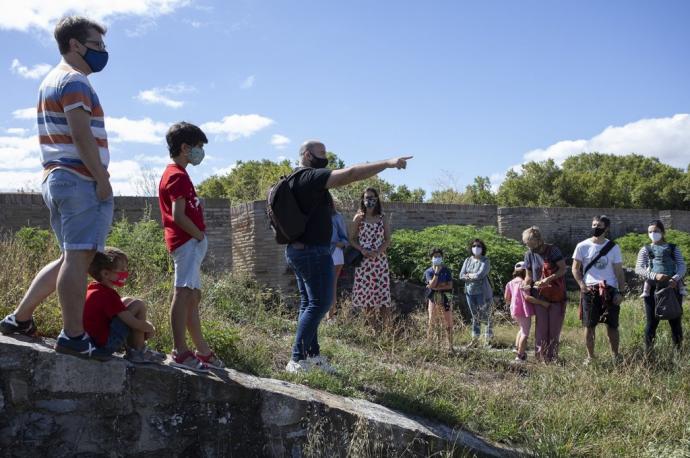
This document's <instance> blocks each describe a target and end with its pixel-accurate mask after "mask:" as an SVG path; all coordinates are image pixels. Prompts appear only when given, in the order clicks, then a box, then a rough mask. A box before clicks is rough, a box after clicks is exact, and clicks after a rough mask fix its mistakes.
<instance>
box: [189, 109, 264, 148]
mask: <svg viewBox="0 0 690 458" xmlns="http://www.w3.org/2000/svg"><path fill="white" fill-rule="evenodd" d="M271 124H273V120H272V119H270V118H266V117H264V116H261V115H258V114H248V115H238V114H234V115H230V116H225V117H224V118H223V119H222V120H221V121H220V122H207V123H204V124H202V125H201V128H202V129H203V130H204V131H205V132H207V133H210V134H217V135H225V137H226V139H227V140H228V141H230V142H232V141H235V140H237V139H238V138H242V137H251V136H252V135H254V134H255V133H257V132H258V131H260V130H261V129H265V128H266V127H268V126H270V125H271Z"/></svg>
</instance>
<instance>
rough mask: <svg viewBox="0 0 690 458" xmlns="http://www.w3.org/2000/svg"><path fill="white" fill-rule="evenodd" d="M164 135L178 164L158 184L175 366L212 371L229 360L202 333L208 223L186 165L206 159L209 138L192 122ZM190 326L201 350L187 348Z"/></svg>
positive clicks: (195, 163) (173, 363)
mask: <svg viewBox="0 0 690 458" xmlns="http://www.w3.org/2000/svg"><path fill="white" fill-rule="evenodd" d="M165 139H166V141H167V143H168V151H169V153H170V157H171V158H172V161H173V163H172V164H168V166H167V167H166V168H165V171H164V172H163V176H162V177H161V181H160V184H159V185H158V204H159V205H160V209H161V217H162V220H163V228H164V230H165V244H166V245H167V247H168V251H170V253H171V255H172V258H173V261H174V264H175V283H174V284H175V291H174V293H173V299H172V304H171V306H170V324H171V326H172V334H173V351H172V359H173V361H172V363H171V365H173V366H177V367H182V368H184V369H191V370H193V371H197V372H207V371H208V370H209V367H212V368H216V369H221V368H223V367H225V365H224V364H223V361H221V360H220V359H219V358H218V357H217V356H216V355H215V354H214V353H213V351H211V349H210V348H209V346H208V344H207V343H206V340H205V339H204V336H203V335H202V334H201V320H200V319H199V303H200V302H201V262H202V261H203V260H204V256H206V250H207V248H208V241H207V240H206V235H205V233H204V230H205V229H206V226H205V225H204V213H203V208H202V206H201V201H200V200H199V198H198V197H197V195H196V191H195V190H194V185H193V184H192V180H191V179H190V178H189V175H188V174H187V171H186V168H187V166H188V165H189V164H192V165H199V164H200V163H201V161H202V160H203V158H204V145H205V144H206V143H208V139H207V138H206V135H205V134H204V132H203V131H202V130H201V129H200V128H199V127H197V126H195V125H194V124H190V123H187V122H178V123H176V124H173V125H172V126H171V127H170V129H168V133H167V134H166V135H165ZM186 331H189V335H190V337H191V338H192V342H194V345H195V346H196V350H197V351H196V352H192V351H191V350H190V349H189V347H187V341H186V339H185V334H186Z"/></svg>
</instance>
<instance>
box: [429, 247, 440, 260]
mask: <svg viewBox="0 0 690 458" xmlns="http://www.w3.org/2000/svg"><path fill="white" fill-rule="evenodd" d="M435 254H440V255H441V256H443V250H442V249H441V248H439V247H434V248H432V249H431V251H429V256H431V257H432V258H433V257H434V255H435Z"/></svg>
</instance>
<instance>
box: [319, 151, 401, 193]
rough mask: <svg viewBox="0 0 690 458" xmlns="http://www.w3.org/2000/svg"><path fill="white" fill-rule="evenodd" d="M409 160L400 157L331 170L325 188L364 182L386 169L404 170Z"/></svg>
mask: <svg viewBox="0 0 690 458" xmlns="http://www.w3.org/2000/svg"><path fill="white" fill-rule="evenodd" d="M410 159H412V156H402V157H396V158H393V159H386V160H385V161H378V162H371V163H366V164H357V165H353V166H352V167H346V168H344V169H337V170H333V172H331V175H330V176H329V177H328V181H327V182H326V188H329V189H330V188H337V187H340V186H345V185H347V184H350V183H354V182H355V181H360V180H364V179H366V178H370V177H373V176H374V175H376V174H377V173H379V172H382V171H384V170H386V169H392V168H396V169H404V168H405V167H407V161H408V160H410Z"/></svg>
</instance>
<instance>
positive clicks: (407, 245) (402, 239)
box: [388, 225, 525, 290]
mask: <svg viewBox="0 0 690 458" xmlns="http://www.w3.org/2000/svg"><path fill="white" fill-rule="evenodd" d="M391 238H392V244H391V247H390V249H389V250H388V258H389V261H390V269H391V272H392V273H393V275H395V276H396V277H398V278H402V279H406V280H413V281H415V282H418V283H421V282H423V278H424V271H425V270H426V269H428V268H429V251H430V250H431V249H432V248H434V247H440V248H442V249H443V258H444V263H445V264H446V265H447V266H449V267H450V268H451V269H452V270H453V275H455V276H457V274H458V273H459V272H460V267H461V266H462V263H463V261H464V260H465V258H466V257H468V256H469V255H470V254H469V251H468V246H469V243H470V241H472V240H474V239H476V238H479V239H482V240H483V241H484V243H485V244H486V250H487V256H489V259H490V260H491V273H490V274H489V278H490V280H491V283H492V284H493V285H494V289H495V290H496V289H497V290H501V289H502V287H503V285H505V284H506V282H508V281H509V280H510V279H511V274H512V273H513V267H514V266H515V263H516V262H518V261H520V260H522V259H523V258H524V253H525V249H524V247H523V246H522V245H521V244H520V243H519V242H517V241H515V240H512V239H508V238H506V237H503V236H501V235H499V234H498V231H497V230H496V228H495V227H490V226H487V227H482V228H476V227H474V226H454V225H447V226H434V227H429V228H426V229H423V230H421V231H413V230H410V229H400V230H397V231H394V232H393V235H392V237H391Z"/></svg>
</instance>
